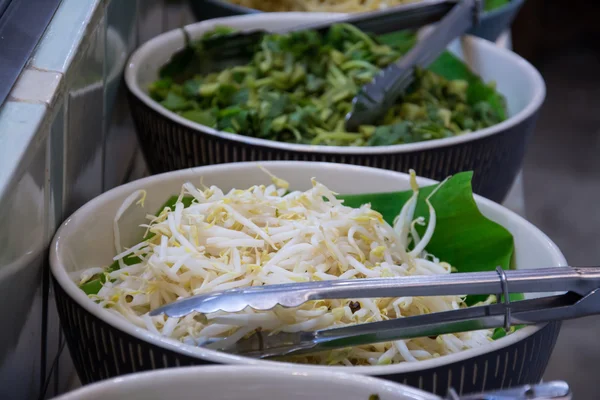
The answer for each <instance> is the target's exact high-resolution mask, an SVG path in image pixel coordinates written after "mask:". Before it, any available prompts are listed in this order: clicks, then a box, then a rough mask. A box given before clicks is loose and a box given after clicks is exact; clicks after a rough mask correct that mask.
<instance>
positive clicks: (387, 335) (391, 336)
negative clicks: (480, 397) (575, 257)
mask: <svg viewBox="0 0 600 400" xmlns="http://www.w3.org/2000/svg"><path fill="white" fill-rule="evenodd" d="M599 287H600V267H583V268H571V267H560V268H544V269H532V270H517V271H512V270H511V271H505V270H503V269H502V268H500V267H498V268H497V270H496V271H489V272H474V273H454V274H448V275H442V276H440V275H433V276H429V275H428V276H409V277H398V278H371V279H350V280H334V281H317V282H305V283H292V284H280V285H269V286H255V287H250V288H243V289H233V290H227V291H223V292H215V293H209V294H206V295H199V296H193V297H189V298H186V299H183V300H179V301H176V302H174V303H171V304H168V305H166V306H164V307H161V308H158V309H155V310H153V311H151V312H150V315H151V316H156V315H160V314H162V313H164V314H166V315H168V316H171V317H182V316H185V315H187V314H190V313H193V312H198V313H202V314H210V313H213V312H217V311H225V312H240V311H243V310H244V309H245V308H246V307H251V308H253V309H255V310H263V311H264V310H270V309H272V308H274V307H276V306H281V307H298V306H300V305H302V304H304V303H306V302H307V301H312V300H321V299H361V298H373V297H378V298H382V297H401V296H445V295H488V294H490V293H492V294H493V293H498V301H499V302H498V303H496V304H490V305H485V306H474V307H468V308H461V309H458V310H453V311H445V312H437V313H431V314H425V315H419V316H414V317H406V318H397V319H391V320H387V321H379V322H372V323H365V324H356V325H348V326H344V327H340V328H331V329H321V330H317V331H313V332H295V333H285V332H281V333H277V334H265V333H262V332H260V331H257V332H255V333H254V334H253V335H251V336H250V337H248V338H245V339H242V340H240V341H238V342H236V343H235V344H233V345H231V346H229V347H223V346H221V345H220V344H219V342H220V341H221V340H222V339H221V338H215V339H210V340H208V341H206V342H204V343H202V344H201V345H203V346H206V347H209V348H213V349H219V350H223V351H226V352H230V353H235V354H240V355H245V356H249V357H257V358H268V357H278V356H284V355H290V354H302V353H314V352H319V351H325V350H332V349H336V348H345V347H351V346H357V345H365V344H372V343H380V342H387V341H393V340H399V339H409V338H415V337H426V336H437V335H442V334H448V333H456V332H466V331H473V330H479V329H491V328H500V327H504V328H505V329H507V330H508V329H509V328H510V327H511V326H512V325H533V324H538V323H542V322H549V321H555V320H566V319H573V318H579V317H583V316H587V315H593V314H598V313H600V293H599V290H598V288H599ZM556 292H564V293H563V294H559V295H556V294H555V295H550V296H547V297H541V298H536V299H530V300H520V301H515V302H511V301H510V296H509V294H510V293H556Z"/></svg>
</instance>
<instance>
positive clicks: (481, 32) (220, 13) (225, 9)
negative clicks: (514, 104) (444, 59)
mask: <svg viewBox="0 0 600 400" xmlns="http://www.w3.org/2000/svg"><path fill="white" fill-rule="evenodd" d="M524 2H525V0H511V1H510V3H508V4H507V5H505V6H502V7H500V8H498V9H495V10H492V11H488V12H484V13H483V15H482V17H481V20H480V22H479V25H478V26H476V27H474V28H473V29H471V30H470V31H469V34H470V35H474V36H478V37H480V38H483V39H486V40H491V41H492V42H494V41H496V39H498V37H499V36H500V34H501V33H502V32H503V31H505V30H506V29H507V28H508V27H510V24H511V23H512V22H513V20H514V19H515V17H516V16H517V13H518V12H519V10H520V9H521V7H522V6H523V3H524ZM189 4H190V8H191V9H192V11H193V13H194V15H195V17H196V19H197V20H198V21H204V20H207V19H211V18H222V17H231V16H234V15H244V14H256V13H262V11H260V10H255V9H253V8H248V7H242V6H239V5H237V4H232V3H229V2H227V1H223V0H189Z"/></svg>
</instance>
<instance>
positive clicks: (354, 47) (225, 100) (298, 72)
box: [149, 24, 506, 146]
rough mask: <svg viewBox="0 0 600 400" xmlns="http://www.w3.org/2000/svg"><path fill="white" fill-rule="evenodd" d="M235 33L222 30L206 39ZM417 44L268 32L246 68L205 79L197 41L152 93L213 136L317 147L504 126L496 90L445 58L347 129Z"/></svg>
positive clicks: (342, 30) (335, 30)
mask: <svg viewBox="0 0 600 400" xmlns="http://www.w3.org/2000/svg"><path fill="white" fill-rule="evenodd" d="M230 32H231V28H224V27H220V28H217V30H215V31H213V32H209V33H208V34H207V35H205V37H207V36H210V37H212V36H215V35H227V34H229V33H230ZM415 42H416V36H415V34H414V33H411V32H406V31H405V32H397V33H393V34H388V35H384V36H381V37H373V36H371V35H368V34H366V33H364V32H362V31H360V30H358V29H357V28H356V27H354V26H352V25H348V24H335V25H332V26H331V28H330V29H329V30H328V31H327V32H326V33H325V34H321V33H318V32H317V31H297V32H292V33H288V34H268V35H264V36H263V37H262V39H261V40H260V42H259V44H258V45H257V48H253V49H248V51H250V52H251V54H252V55H253V56H252V59H251V61H250V62H249V63H248V64H246V65H236V66H231V67H228V68H225V69H222V68H221V69H219V71H220V72H215V73H210V74H201V73H200V71H202V70H203V69H201V68H200V64H201V62H202V61H201V60H202V59H204V60H207V59H210V57H209V56H207V55H206V54H205V52H206V51H208V50H207V49H205V44H204V43H205V42H204V41H203V39H200V40H199V41H196V42H192V43H190V44H189V46H188V47H187V48H186V50H183V51H181V52H179V53H177V54H176V55H175V56H174V57H173V59H172V60H171V62H170V63H169V64H167V65H166V66H165V67H163V69H162V70H161V73H160V79H159V80H158V81H156V82H154V83H153V84H152V85H151V86H150V88H149V92H150V95H151V97H152V98H153V99H154V100H156V101H157V102H159V103H160V104H161V105H162V106H163V107H165V108H167V109H169V110H170V111H173V112H175V113H178V114H179V115H181V116H182V117H184V118H187V119H189V120H191V121H194V122H197V123H200V124H202V125H206V126H209V127H211V128H215V129H218V130H221V131H225V132H231V133H237V134H242V135H246V136H253V137H258V138H263V139H270V140H276V141H282V142H291V143H302V144H313V145H337V146H384V145H391V144H400V143H412V142H418V141H423V140H432V139H440V138H447V137H451V136H455V135H459V134H463V133H467V132H470V131H475V130H478V129H483V128H486V127H489V126H491V125H494V124H497V123H499V122H501V121H503V120H504V119H505V118H506V106H505V102H504V98H503V97H502V96H501V95H500V94H498V93H497V92H496V90H495V89H494V87H493V86H490V85H486V84H484V83H483V82H482V81H481V79H480V78H479V77H477V76H476V75H475V74H473V73H472V72H471V71H469V69H468V68H467V67H466V66H465V65H464V64H463V63H462V62H461V61H460V60H458V59H457V58H456V57H454V56H452V55H450V54H449V53H444V55H443V56H442V57H440V59H439V60H438V61H436V63H435V64H434V65H433V66H432V68H429V69H428V70H418V71H417V72H416V74H415V81H414V82H413V84H412V85H411V87H410V88H409V89H408V91H407V93H406V95H405V96H403V98H401V99H399V101H398V102H397V104H396V105H395V106H394V107H392V109H390V110H389V112H388V113H387V115H385V116H384V117H383V118H382V120H381V121H379V123H377V124H376V126H362V127H360V128H359V129H358V132H347V131H345V128H344V122H345V116H346V114H347V113H348V112H349V111H350V110H351V109H352V104H351V102H352V99H353V98H354V97H355V96H356V94H357V93H358V91H359V89H360V88H361V87H362V86H363V85H364V84H366V83H368V82H370V81H371V80H372V79H373V77H374V76H375V75H376V74H377V73H378V72H379V71H380V70H381V69H382V68H385V67H387V66H388V65H390V64H391V63H393V62H394V61H396V60H397V59H399V58H400V57H401V56H402V54H404V53H406V52H407V51H408V50H409V49H410V48H411V47H412V46H413V45H414V43H415ZM206 43H208V42H206ZM207 45H208V44H207ZM207 45H206V46H207ZM190 52H193V53H194V57H191V56H190V54H191V53H190ZM203 54H204V57H203Z"/></svg>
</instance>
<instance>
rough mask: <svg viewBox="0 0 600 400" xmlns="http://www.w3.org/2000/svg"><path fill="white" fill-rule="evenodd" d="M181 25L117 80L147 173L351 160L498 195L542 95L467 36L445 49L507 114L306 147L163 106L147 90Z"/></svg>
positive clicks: (241, 25)
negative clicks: (473, 127) (462, 182)
mask: <svg viewBox="0 0 600 400" xmlns="http://www.w3.org/2000/svg"><path fill="white" fill-rule="evenodd" d="M336 16H337V17H341V16H343V15H340V14H327V13H258V14H249V15H244V16H236V17H228V18H219V19H213V20H208V21H203V22H199V23H196V24H192V25H188V26H186V27H185V28H184V29H185V30H186V31H187V32H188V34H189V35H190V37H191V38H192V39H197V38H199V37H201V36H202V34H203V33H205V32H207V31H210V30H212V29H214V27H215V26H220V25H226V26H231V27H234V28H237V29H242V30H244V29H267V30H277V29H282V28H287V27H291V26H294V25H299V24H306V23H308V22H312V21H318V20H324V19H328V18H334V17H336ZM184 43H185V41H184V34H183V32H182V30H174V31H170V32H167V33H164V34H162V35H160V36H157V37H155V38H154V39H152V40H150V41H148V42H147V43H145V44H143V45H142V46H141V47H140V48H138V49H137V50H136V51H135V52H134V53H133V55H132V56H131V58H130V59H129V63H128V66H127V68H126V70H125V82H126V85H127V88H128V90H129V94H130V103H131V109H132V113H133V117H134V121H135V124H136V129H137V133H138V136H139V138H140V144H141V146H142V149H143V151H144V154H145V156H146V160H147V161H148V164H149V168H150V170H151V171H152V172H153V173H160V172H167V171H172V170H175V169H182V168H188V167H196V166H200V165H208V164H218V163H226V162H235V161H261V160H275V159H281V160H303V161H327V162H339V163H344V164H357V165H365V166H371V167H379V168H385V169H391V170H396V171H408V169H409V168H413V169H415V170H416V171H417V174H419V175H421V176H426V177H429V178H433V179H437V180H442V179H444V178H445V177H446V176H448V175H451V174H454V173H457V172H459V171H466V170H473V171H475V172H476V174H475V178H474V182H473V187H474V190H475V192H476V193H478V194H481V195H483V196H484V197H487V198H490V199H492V200H495V201H501V200H503V198H504V196H505V195H506V194H507V193H508V191H509V189H510V187H511V184H512V183H513V181H514V178H515V176H516V174H517V173H518V171H519V169H520V167H521V164H522V160H523V155H524V151H525V147H526V144H527V138H528V137H529V134H530V133H531V132H532V130H533V127H534V125H535V117H536V115H537V112H538V110H539V108H540V107H541V105H542V103H543V100H544V97H545V85H544V80H543V79H542V77H541V75H540V74H539V73H538V71H537V70H536V69H535V68H534V67H533V66H532V65H531V64H529V63H528V62H527V61H525V60H524V59H523V58H521V57H519V56H518V55H516V54H514V53H512V52H510V51H508V50H506V49H502V48H499V47H498V46H496V45H494V43H491V42H488V41H486V40H483V39H478V38H475V37H470V36H467V37H465V38H464V39H462V40H456V41H455V42H453V43H452V45H451V46H450V47H449V50H450V51H452V52H453V53H454V54H455V55H457V56H458V57H459V58H461V59H463V60H464V61H465V63H466V64H467V65H468V66H469V67H470V68H471V69H472V70H473V71H474V72H475V73H477V74H479V75H480V76H481V77H482V79H483V80H484V81H486V82H489V81H495V82H496V85H497V89H498V91H499V92H500V93H502V94H503V95H504V96H505V97H506V100H507V105H508V112H509V116H510V118H509V119H507V120H506V121H504V122H502V123H500V124H497V125H494V126H492V127H489V128H486V129H482V130H479V131H476V132H473V133H470V134H466V135H460V136H454V137H451V138H445V139H437V140H430V141H425V142H418V143H410V144H399V145H391V146H374V147H351V146H343V147H342V146H312V145H303V144H293V143H283V142H276V141H272V140H266V139H259V138H254V137H249V136H244V135H236V134H232V133H227V132H221V131H217V130H215V129H212V128H210V127H207V126H204V125H200V124H198V123H195V122H192V121H190V120H187V119H185V118H183V117H181V116H179V115H178V114H176V113H174V112H171V111H169V110H167V109H166V108H164V107H162V106H161V105H160V104H159V103H157V102H155V101H154V100H152V98H151V97H150V96H149V95H148V92H147V90H148V87H149V85H150V84H151V83H152V82H153V81H155V80H156V79H158V71H159V69H160V67H161V66H162V65H164V64H165V63H166V62H167V61H168V60H169V59H170V57H171V56H172V55H173V53H175V52H176V51H178V50H180V49H181V48H183V46H184Z"/></svg>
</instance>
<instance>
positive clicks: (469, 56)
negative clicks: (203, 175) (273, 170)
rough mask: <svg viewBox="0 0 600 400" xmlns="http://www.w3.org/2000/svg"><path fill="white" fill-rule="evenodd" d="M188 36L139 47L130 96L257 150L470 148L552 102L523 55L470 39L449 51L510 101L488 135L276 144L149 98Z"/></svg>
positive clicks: (249, 24) (289, 21)
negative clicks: (367, 142)
mask: <svg viewBox="0 0 600 400" xmlns="http://www.w3.org/2000/svg"><path fill="white" fill-rule="evenodd" d="M335 16H338V17H339V18H341V17H343V14H330V13H310V14H306V13H295V12H289V13H259V14H254V15H244V16H236V17H227V18H217V19H212V20H208V21H203V22H199V23H196V24H191V25H188V26H186V27H184V29H185V30H186V32H188V33H189V35H190V37H191V38H192V39H198V38H200V37H201V36H202V34H204V33H205V32H207V31H210V30H211V29H214V28H215V27H217V26H221V25H226V26H231V27H234V28H237V29H241V30H243V29H256V28H261V29H269V30H277V29H283V28H286V27H289V26H293V25H296V24H300V23H303V22H304V23H306V22H308V21H315V22H316V21H320V20H326V19H328V18H333V17H335ZM184 44H185V41H184V35H183V33H182V31H181V30H174V31H170V32H167V33H165V34H162V35H160V36H157V37H156V38H154V39H152V40H150V41H148V42H146V43H144V44H143V45H142V46H141V47H139V48H138V49H137V50H136V51H135V52H134V53H133V55H132V56H131V57H130V59H129V63H128V65H127V67H126V69H125V83H126V84H127V87H128V88H129V90H130V91H131V92H132V93H133V94H134V95H135V96H137V97H138V98H139V99H141V100H142V101H143V102H144V103H145V104H146V105H147V106H149V107H151V108H152V109H153V110H155V111H156V112H158V113H160V114H162V115H164V116H166V117H168V118H169V119H171V120H174V121H176V122H177V123H179V124H182V125H185V126H188V127H190V128H198V127H202V131H203V132H208V133H210V134H212V135H215V136H219V137H222V138H227V139H233V140H236V141H240V142H244V143H247V144H251V145H257V146H261V145H262V146H265V145H268V146H269V147H273V148H277V149H282V150H296V151H311V150H315V149H318V150H319V151H321V152H325V153H344V154H365V153H366V154H385V153H389V152H390V151H394V152H402V153H406V152H411V151H415V150H423V149H430V148H435V147H439V146H447V145H452V144H457V143H463V142H468V141H471V140H476V139H479V138H482V137H486V136H490V135H493V134H495V133H498V132H501V131H503V130H505V129H507V128H509V127H511V126H514V125H517V124H518V123H520V122H522V121H523V120H524V119H526V118H527V117H529V116H530V115H531V114H533V113H534V112H535V111H536V110H537V109H538V108H539V107H540V105H541V104H542V102H543V101H544V98H545V96H546V87H545V84H544V80H543V78H542V76H541V75H540V73H539V72H538V71H537V70H536V69H535V68H534V67H533V66H532V65H531V64H529V63H528V62H527V61H525V60H524V59H523V58H521V57H519V56H518V55H517V54H515V53H513V52H511V51H509V50H506V49H502V48H499V47H498V46H496V45H495V44H494V43H492V42H488V41H487V40H483V39H479V38H476V37H472V36H467V37H465V38H464V39H462V40H456V41H454V42H453V43H452V45H451V46H450V47H449V50H450V51H451V52H452V53H454V54H455V55H457V56H458V57H460V58H461V59H463V60H465V62H466V63H467V64H468V65H469V66H470V67H471V68H472V69H473V70H474V72H475V73H477V74H479V75H480V76H481V77H482V79H483V80H484V81H486V82H489V81H494V82H496V85H497V89H498V91H499V92H500V93H502V94H503V95H504V96H505V97H506V99H507V105H508V111H509V115H510V117H511V118H509V119H508V120H506V121H504V122H502V123H500V124H498V125H494V126H492V127H489V128H486V129H482V130H480V131H477V132H474V133H471V134H469V135H460V136H454V137H451V138H445V139H437V140H429V141H425V142H418V143H409V144H397V145H391V146H375V147H349V146H343V147H342V146H313V145H303V144H294V143H283V142H275V141H272V140H266V139H259V138H253V137H249V136H243V135H236V134H233V133H228V132H222V131H217V130H215V129H212V128H209V127H206V126H204V125H200V124H198V123H196V122H192V121H190V120H188V119H185V118H183V117H181V116H179V115H178V114H176V113H174V112H172V111H169V110H167V109H166V108H164V107H162V106H161V105H160V104H158V103H157V102H156V101H154V100H152V98H151V97H150V96H149V94H148V91H147V89H148V86H149V85H150V84H151V83H152V82H154V81H155V80H156V79H158V70H159V69H160V67H161V66H163V65H164V64H165V63H167V61H169V59H170V58H171V56H172V55H173V53H174V52H176V51H178V50H180V49H182V48H183V47H184Z"/></svg>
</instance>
